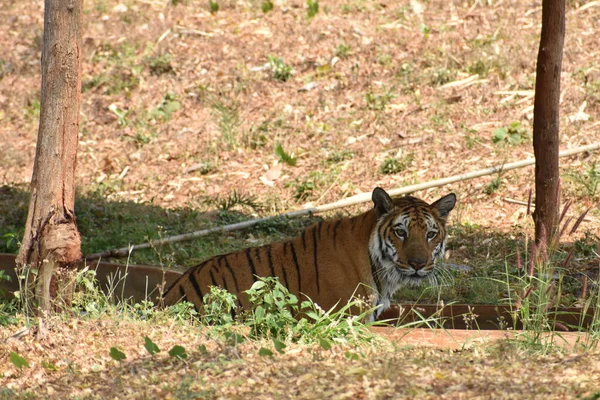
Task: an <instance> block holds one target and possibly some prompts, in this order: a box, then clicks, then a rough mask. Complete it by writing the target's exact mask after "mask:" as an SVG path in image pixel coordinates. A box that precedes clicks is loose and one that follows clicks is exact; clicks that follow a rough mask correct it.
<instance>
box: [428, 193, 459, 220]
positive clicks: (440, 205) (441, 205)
mask: <svg viewBox="0 0 600 400" xmlns="http://www.w3.org/2000/svg"><path fill="white" fill-rule="evenodd" d="M455 204H456V195H455V194H454V193H450V194H447V195H445V196H444V197H442V198H440V199H438V200H437V201H436V202H435V203H433V204H431V206H432V207H435V208H437V210H438V214H439V215H440V218H444V219H446V217H447V216H448V214H450V211H452V209H453V208H454V205H455Z"/></svg>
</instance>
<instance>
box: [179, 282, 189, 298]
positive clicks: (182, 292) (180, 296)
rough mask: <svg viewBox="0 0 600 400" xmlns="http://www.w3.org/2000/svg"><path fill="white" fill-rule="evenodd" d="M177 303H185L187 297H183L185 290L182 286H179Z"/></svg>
mask: <svg viewBox="0 0 600 400" xmlns="http://www.w3.org/2000/svg"><path fill="white" fill-rule="evenodd" d="M179 301H187V296H186V295H185V289H184V288H183V286H179Z"/></svg>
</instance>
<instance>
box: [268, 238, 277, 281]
mask: <svg viewBox="0 0 600 400" xmlns="http://www.w3.org/2000/svg"><path fill="white" fill-rule="evenodd" d="M267 261H268V262H269V269H270V270H271V276H273V277H274V276H276V275H275V266H274V265H273V259H272V258H271V245H268V246H267Z"/></svg>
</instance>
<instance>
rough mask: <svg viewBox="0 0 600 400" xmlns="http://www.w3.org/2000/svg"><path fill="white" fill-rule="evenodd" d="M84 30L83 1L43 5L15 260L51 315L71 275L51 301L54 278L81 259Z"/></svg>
mask: <svg viewBox="0 0 600 400" xmlns="http://www.w3.org/2000/svg"><path fill="white" fill-rule="evenodd" d="M81 26H82V0H46V1H45V9H44V41H43V49H42V87H41V101H40V125H39V130H38V141H37V148H36V155H35V163H34V166H33V176H32V178H31V200H30V203H29V214H28V216H27V222H26V225H25V234H24V235H23V242H22V245H21V248H20V250H19V255H18V256H17V264H18V265H19V266H21V267H23V266H25V265H28V266H30V267H31V268H34V269H38V274H37V276H36V282H35V294H36V298H37V300H38V306H39V308H40V309H41V310H42V311H49V310H50V307H51V301H52V300H53V298H55V297H56V294H57V292H58V291H60V290H62V289H63V287H62V283H64V282H66V280H67V279H68V275H69V273H68V272H67V274H66V275H67V276H66V277H65V273H64V272H65V271H62V273H59V274H57V286H54V285H53V288H54V290H53V292H54V293H53V294H52V296H51V294H50V287H51V285H50V284H51V279H52V277H53V276H55V273H56V272H57V271H59V270H61V269H66V270H67V271H68V270H69V267H70V266H72V265H73V263H75V262H76V261H77V260H79V259H80V258H81V239H80V235H79V232H78V230H77V226H76V225H75V214H74V205H75V165H76V161H77V143H78V133H79V104H80V93H81V72H80V65H81ZM61 282H62V283H61ZM67 286H68V285H67ZM67 296H68V294H67Z"/></svg>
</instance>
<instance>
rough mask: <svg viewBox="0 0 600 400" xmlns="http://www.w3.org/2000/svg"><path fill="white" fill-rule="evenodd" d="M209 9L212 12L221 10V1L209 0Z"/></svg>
mask: <svg viewBox="0 0 600 400" xmlns="http://www.w3.org/2000/svg"><path fill="white" fill-rule="evenodd" d="M208 10H209V11H210V13H211V14H215V13H216V12H217V11H219V2H218V1H215V0H208Z"/></svg>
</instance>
